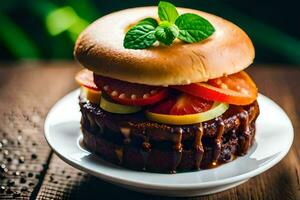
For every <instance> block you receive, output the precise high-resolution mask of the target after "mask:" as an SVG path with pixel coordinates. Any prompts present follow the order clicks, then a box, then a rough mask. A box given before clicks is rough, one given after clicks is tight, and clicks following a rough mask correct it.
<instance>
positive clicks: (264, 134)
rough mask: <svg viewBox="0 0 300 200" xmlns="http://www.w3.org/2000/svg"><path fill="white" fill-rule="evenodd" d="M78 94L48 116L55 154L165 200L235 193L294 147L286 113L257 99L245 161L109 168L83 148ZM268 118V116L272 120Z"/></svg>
mask: <svg viewBox="0 0 300 200" xmlns="http://www.w3.org/2000/svg"><path fill="white" fill-rule="evenodd" d="M78 95H79V90H76V91H73V92H71V93H70V94H68V95H67V96H65V97H63V98H62V99H61V100H60V101H59V102H57V103H56V105H55V106H54V107H53V108H52V109H51V111H50V112H49V114H48V116H47V118H46V121H45V136H46V139H47V141H48V143H49V145H50V146H51V148H52V149H53V150H54V151H55V152H56V154H57V155H58V156H59V157H60V158H61V159H63V160H64V161H65V162H67V163H68V164H70V165H72V166H74V167H76V168H78V169H80V170H83V171H85V172H87V173H90V174H92V175H94V176H97V177H99V178H101V179H103V180H105V181H108V182H111V183H114V184H116V185H119V186H121V187H125V188H128V189H131V190H135V191H139V192H145V193H151V194H159V195H167V196H196V195H206V194H211V193H215V192H220V191H223V190H226V189H229V188H231V187H235V186H237V185H239V184H241V183H243V182H245V181H247V180H248V179H249V178H251V177H253V176H256V175H258V174H260V173H262V172H264V171H266V170H267V169H269V168H270V167H272V166H274V165H275V164H276V163H278V162H279V161H280V160H281V159H282V158H283V157H284V156H285V155H286V154H287V152H288V151H289V149H290V147H291V145H292V142H293V136H294V133H293V127H292V124H291V121H290V120H289V118H288V116H287V115H286V114H285V112H284V111H283V110H282V109H281V108H280V107H279V106H278V105H277V104H276V103H274V102H273V101H272V100H270V99H269V98H267V97H265V96H263V95H261V94H260V95H259V97H258V103H259V105H260V111H261V113H260V116H259V117H258V120H257V133H256V138H255V139H256V140H255V143H254V145H253V146H252V148H251V149H250V151H249V152H248V154H247V155H245V156H243V157H238V158H237V159H236V160H234V161H232V162H230V163H227V164H224V165H221V166H219V167H217V168H214V169H207V170H200V171H194V172H184V173H177V174H159V173H149V172H140V171H133V170H129V169H126V168H123V167H120V166H117V165H114V164H111V163H108V162H106V161H104V160H102V159H100V158H99V157H96V156H95V155H92V154H91V153H90V152H88V151H87V150H85V149H84V148H83V147H82V146H81V142H80V141H81V137H82V136H81V131H80V116H81V114H80V112H79V105H78ZM270 116H272V117H271V118H270Z"/></svg>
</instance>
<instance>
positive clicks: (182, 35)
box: [123, 1, 215, 49]
mask: <svg viewBox="0 0 300 200" xmlns="http://www.w3.org/2000/svg"><path fill="white" fill-rule="evenodd" d="M158 16H159V19H160V22H159V23H158V22H157V21H156V19H153V18H146V19H143V20H141V21H140V22H139V23H137V24H136V25H135V26H133V27H132V28H130V29H129V30H128V32H127V33H126V35H125V38H124V41H123V46H124V47H125V48H127V49H146V48H148V47H150V46H152V45H153V44H154V43H155V42H156V41H159V42H161V43H163V44H165V45H171V44H172V43H173V41H174V40H175V39H176V38H178V39H180V40H182V41H184V42H187V43H195V42H199V41H202V40H204V39H206V38H208V37H209V36H211V35H212V34H213V33H214V32H215V29H214V27H213V26H212V24H211V23H210V22H209V21H207V20H206V19H204V18H203V17H201V16H199V15H196V14H192V13H185V14H182V15H179V14H178V11H177V9H176V7H175V6H174V5H173V4H171V3H169V2H165V1H160V2H159V4H158Z"/></svg>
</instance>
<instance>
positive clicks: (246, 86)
mask: <svg viewBox="0 0 300 200" xmlns="http://www.w3.org/2000/svg"><path fill="white" fill-rule="evenodd" d="M174 88H176V89H178V90H181V91H183V92H185V93H188V94H191V95H194V96H197V97H201V98H204V99H207V100H212V101H218V102H225V103H229V104H234V105H248V104H251V103H252V102H253V101H255V100H256V98H257V87H256V85H255V83H254V82H253V80H252V79H251V78H250V76H249V75H248V74H247V73H246V72H244V71H241V72H238V73H235V74H231V75H229V76H224V77H220V78H216V79H212V80H209V81H208V82H205V83H192V84H190V85H180V86H174Z"/></svg>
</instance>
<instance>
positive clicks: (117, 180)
mask: <svg viewBox="0 0 300 200" xmlns="http://www.w3.org/2000/svg"><path fill="white" fill-rule="evenodd" d="M78 92H79V89H76V90H73V91H71V92H69V93H68V94H67V95H65V96H63V97H62V98H60V99H59V100H58V101H57V102H56V103H55V104H54V105H53V106H52V107H51V109H50V110H49V112H48V114H47V116H46V118H45V121H44V136H45V139H46V141H47V143H48V145H49V146H50V147H51V149H52V150H53V151H54V152H55V153H56V154H57V155H58V156H59V157H60V159H62V160H63V161H64V162H66V163H68V164H69V165H71V166H73V167H75V168H77V169H79V170H82V171H85V172H87V173H89V174H92V175H93V176H96V177H98V178H101V179H103V180H105V181H108V182H110V183H115V184H119V185H129V186H134V187H138V188H149V189H158V190H174V189H176V190H194V189H197V188H199V189H200V188H209V187H215V186H221V185H225V184H230V183H234V182H239V181H242V180H245V179H249V178H252V177H254V176H257V175H259V174H261V173H263V172H265V171H266V170H268V169H270V168H271V167H273V166H274V165H276V164H277V163H278V162H279V161H281V160H282V159H283V158H284V157H285V156H286V155H287V153H288V152H289V150H290V149H291V146H292V144H293V140H294V128H293V125H292V122H291V120H290V118H289V117H288V115H287V114H286V112H285V111H284V110H283V109H282V108H281V107H280V106H279V105H278V104H277V103H275V102H274V101H273V100H272V99H270V98H268V97H266V96H265V95H263V94H261V93H259V95H258V96H259V97H261V98H263V99H266V100H268V101H270V102H272V103H273V104H274V105H275V106H276V107H277V109H279V110H280V112H281V113H282V114H283V116H284V117H285V118H286V119H287V122H288V123H289V127H290V128H291V138H290V140H289V143H288V145H287V147H286V148H284V150H283V151H281V152H280V153H279V154H277V156H276V157H275V158H274V159H272V160H271V161H270V162H268V163H267V164H265V165H262V166H261V167H258V168H257V169H255V170H252V171H249V172H246V173H243V174H240V175H238V176H233V177H229V178H225V179H221V180H215V181H208V182H198V183H190V184H184V185H178V184H177V185H176V184H160V183H148V182H143V181H141V180H136V181H133V180H127V179H126V178H120V177H117V176H114V175H111V174H106V173H101V172H99V171H96V170H93V169H89V168H88V167H85V166H84V165H81V164H80V163H79V162H78V161H76V160H72V159H69V158H68V157H67V156H64V155H63V154H61V153H60V152H59V151H58V150H57V149H56V148H55V145H52V144H51V142H50V141H51V140H50V130H49V123H50V122H49V118H50V116H51V115H52V113H53V112H54V110H55V108H56V107H57V106H58V105H59V104H61V102H62V101H63V100H65V99H67V98H68V97H70V96H72V95H74V93H78ZM100 159H101V158H100ZM233 162H234V161H233ZM125 169H126V168H125ZM127 170H130V169H127ZM131 171H133V172H135V173H147V172H143V171H134V170H131ZM197 172H198V171H195V172H189V173H197ZM149 173H150V172H149ZM151 173H152V172H151ZM161 175H162V176H166V175H168V174H161ZM170 176H176V174H170Z"/></svg>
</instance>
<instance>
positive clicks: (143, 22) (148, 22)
mask: <svg viewBox="0 0 300 200" xmlns="http://www.w3.org/2000/svg"><path fill="white" fill-rule="evenodd" d="M138 24H139V25H151V26H154V27H157V26H158V23H157V21H156V19H153V18H151V17H148V18H145V19H142V20H141V21H139V23H138Z"/></svg>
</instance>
